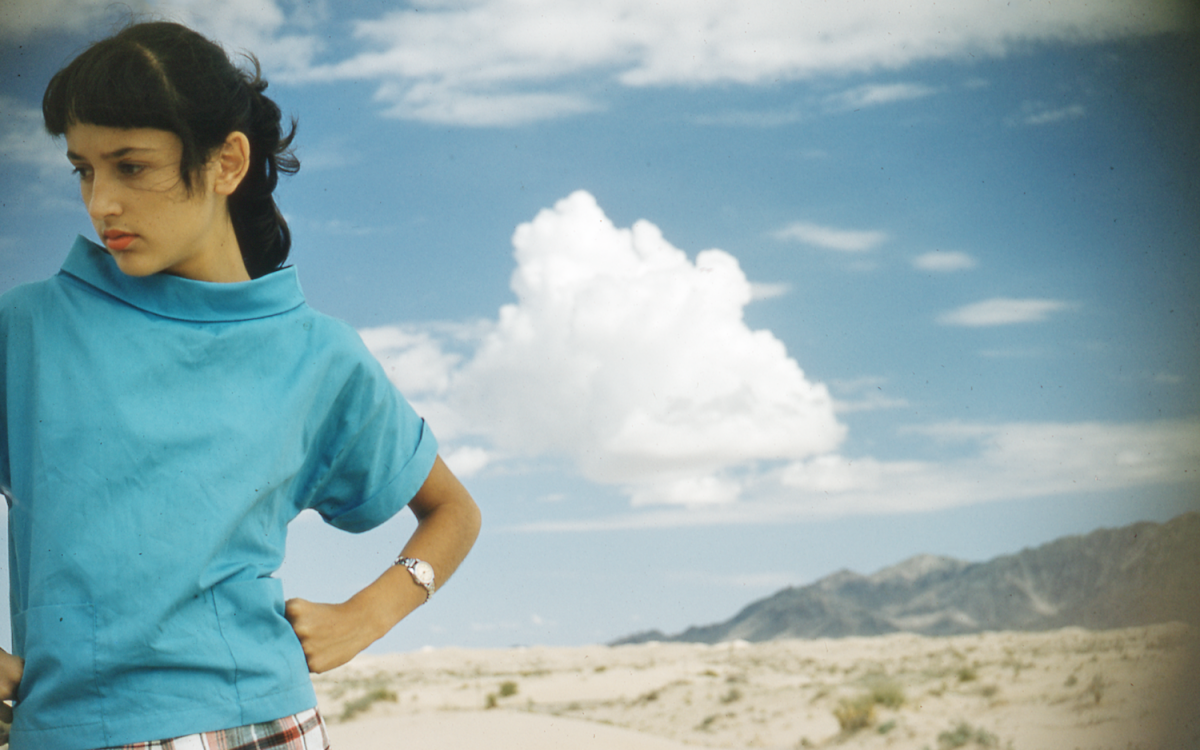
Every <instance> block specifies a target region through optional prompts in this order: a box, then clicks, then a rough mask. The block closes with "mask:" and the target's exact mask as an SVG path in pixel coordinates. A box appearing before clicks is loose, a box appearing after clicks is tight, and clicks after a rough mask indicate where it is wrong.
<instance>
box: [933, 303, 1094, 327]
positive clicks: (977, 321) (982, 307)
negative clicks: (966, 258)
mask: <svg viewBox="0 0 1200 750" xmlns="http://www.w3.org/2000/svg"><path fill="white" fill-rule="evenodd" d="M1072 306H1073V305H1072V304H1071V303H1069V302H1064V301H1062V300H1055V299H1013V298H1011V297H995V298H993V299H988V300H984V301H982V302H976V303H974V304H970V305H964V306H963V307H959V308H957V309H954V310H950V311H948V312H945V313H942V314H941V315H939V316H938V319H937V322H938V323H941V324H942V325H947V326H966V327H968V328H979V327H985V326H1003V325H1013V324H1015V323H1039V322H1041V321H1044V320H1046V319H1047V318H1049V317H1050V315H1051V314H1052V313H1055V312H1059V311H1061V310H1066V309H1068V308H1070V307H1072Z"/></svg>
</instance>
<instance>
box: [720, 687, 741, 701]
mask: <svg viewBox="0 0 1200 750" xmlns="http://www.w3.org/2000/svg"><path fill="white" fill-rule="evenodd" d="M741 697H742V691H741V690H738V689H737V688H729V692H728V693H726V694H725V695H722V696H721V702H722V703H733V702H734V701H736V700H740V699H741Z"/></svg>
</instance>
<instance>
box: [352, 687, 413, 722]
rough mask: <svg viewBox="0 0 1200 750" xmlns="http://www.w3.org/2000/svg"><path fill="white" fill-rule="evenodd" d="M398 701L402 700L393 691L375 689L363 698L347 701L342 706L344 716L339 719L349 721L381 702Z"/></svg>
mask: <svg viewBox="0 0 1200 750" xmlns="http://www.w3.org/2000/svg"><path fill="white" fill-rule="evenodd" d="M398 700H400V698H399V697H398V696H397V695H396V694H395V693H393V692H392V691H391V690H388V689H387V688H375V689H374V690H372V691H371V692H369V693H367V694H365V695H363V696H361V697H358V698H355V699H354V700H352V701H347V702H346V703H345V704H344V705H343V706H342V714H341V716H340V717H338V718H339V719H341V720H342V721H349V720H350V719H353V718H354V717H355V716H357V715H358V714H360V713H362V712H363V711H366V710H367V709H369V708H370V707H371V706H373V705H375V704H376V703H378V702H379V701H389V702H391V703H395V702H396V701H398Z"/></svg>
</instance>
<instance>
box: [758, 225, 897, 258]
mask: <svg viewBox="0 0 1200 750" xmlns="http://www.w3.org/2000/svg"><path fill="white" fill-rule="evenodd" d="M771 236H773V237H774V238H775V239H777V240H790V241H795V242H802V243H804V244H805V245H813V246H815V247H820V248H824V249H826V250H841V251H844V252H852V253H858V252H863V251H866V250H873V249H874V248H876V247H878V246H880V245H882V244H883V243H884V242H886V241H887V239H888V235H887V233H886V232H881V231H879V230H862V229H840V228H838V227H828V226H823V225H821V224H812V223H810V222H806V221H796V222H792V223H791V224H788V225H787V226H786V227H783V228H782V229H778V230H776V231H775V232H773V233H772V235H771Z"/></svg>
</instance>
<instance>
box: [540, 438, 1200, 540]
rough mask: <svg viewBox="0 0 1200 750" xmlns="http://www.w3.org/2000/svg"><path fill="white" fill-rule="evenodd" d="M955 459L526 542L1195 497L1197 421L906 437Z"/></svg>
mask: <svg viewBox="0 0 1200 750" xmlns="http://www.w3.org/2000/svg"><path fill="white" fill-rule="evenodd" d="M909 433H910V434H915V435H919V436H924V437H925V438H927V439H929V440H931V441H933V442H934V443H936V444H938V445H939V446H941V447H942V448H952V449H953V450H952V451H942V452H943V453H952V454H953V455H957V456H959V457H957V458H950V459H945V460H941V461H926V460H886V461H885V460H880V459H876V458H872V457H870V456H849V455H841V454H836V453H831V454H825V455H821V456H815V457H812V458H809V459H805V460H803V461H796V462H792V463H789V464H786V465H784V466H782V467H780V468H779V469H778V470H776V471H774V472H771V473H769V474H766V475H763V476H760V477H758V479H757V481H756V482H755V483H753V485H752V486H751V487H749V488H748V489H746V490H745V491H744V493H743V499H742V500H741V501H740V502H738V503H737V504H735V505H730V506H713V507H706V508H695V509H691V510H690V511H689V512H686V513H684V512H681V511H679V510H676V509H672V508H655V509H646V510H643V511H640V512H627V513H621V514H614V515H611V516H606V517H599V518H591V519H581V520H575V521H568V522H548V523H531V524H525V525H522V526H521V527H519V528H518V529H517V530H520V531H526V532H546V531H550V532H557V531H584V530H587V531H594V530H610V529H624V528H666V527H673V526H702V525H721V526H728V525H736V524H761V523H780V522H787V521H797V520H811V519H817V518H833V517H845V516H856V515H877V514H881V513H919V512H926V511H932V510H942V509H947V508H956V507H964V506H970V505H978V504H981V503H990V502H999V501H1005V500H1017V499H1024V498H1035V497H1055V496H1063V495H1078V494H1086V495H1095V494H1097V493H1102V492H1111V491H1116V490H1123V489H1126V488H1130V487H1150V486H1156V485H1177V486H1183V487H1196V486H1197V485H1198V480H1200V476H1197V472H1196V471H1195V466H1196V465H1197V464H1198V463H1200V421H1197V420H1195V419H1190V420H1162V421H1157V422H1134V423H1114V422H1077V423H1054V422H1016V423H1001V424H981V423H964V422H950V423H942V424H935V425H931V426H926V427H917V428H913V429H911V430H909Z"/></svg>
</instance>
